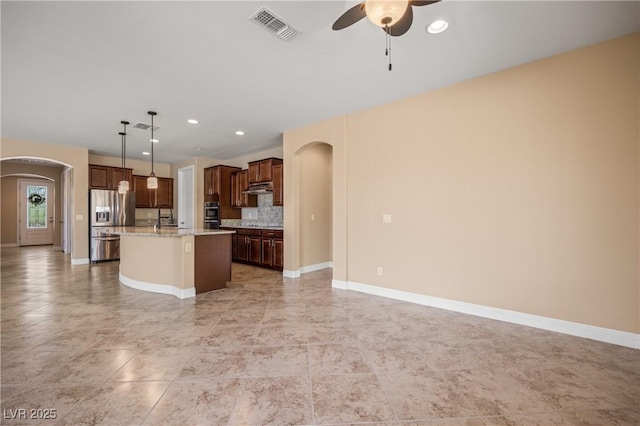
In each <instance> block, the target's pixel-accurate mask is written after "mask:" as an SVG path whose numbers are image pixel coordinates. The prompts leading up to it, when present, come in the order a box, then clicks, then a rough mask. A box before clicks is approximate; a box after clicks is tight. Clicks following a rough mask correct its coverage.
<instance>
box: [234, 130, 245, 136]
mask: <svg viewBox="0 0 640 426" xmlns="http://www.w3.org/2000/svg"><path fill="white" fill-rule="evenodd" d="M236 135H238V136H244V132H243V131H242V130H238V131H237V132H236Z"/></svg>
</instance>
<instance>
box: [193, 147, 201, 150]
mask: <svg viewBox="0 0 640 426" xmlns="http://www.w3.org/2000/svg"><path fill="white" fill-rule="evenodd" d="M193 150H194V151H202V148H200V147H199V146H197V147H195V148H193Z"/></svg>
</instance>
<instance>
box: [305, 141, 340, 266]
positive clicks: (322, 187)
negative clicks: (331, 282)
mask: <svg viewBox="0 0 640 426" xmlns="http://www.w3.org/2000/svg"><path fill="white" fill-rule="evenodd" d="M332 155H333V154H332V149H331V145H327V144H324V143H318V144H313V145H308V146H306V147H305V148H303V150H302V151H301V152H300V154H299V164H300V168H299V176H298V183H299V191H300V193H299V199H300V267H304V266H311V265H317V264H319V263H324V262H330V261H331V218H332V210H331V206H332V202H331V196H332V194H331V187H332V179H331V177H332ZM312 215H313V218H312Z"/></svg>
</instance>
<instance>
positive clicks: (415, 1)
mask: <svg viewBox="0 0 640 426" xmlns="http://www.w3.org/2000/svg"><path fill="white" fill-rule="evenodd" d="M439 1H440V0H433V1H420V0H412V1H411V2H410V3H411V6H428V5H430V4H433V3H438V2H439Z"/></svg>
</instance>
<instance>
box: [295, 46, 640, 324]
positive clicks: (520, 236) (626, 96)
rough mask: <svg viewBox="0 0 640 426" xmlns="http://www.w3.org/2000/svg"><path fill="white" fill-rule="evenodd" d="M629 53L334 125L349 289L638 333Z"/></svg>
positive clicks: (430, 97) (638, 192)
mask: <svg viewBox="0 0 640 426" xmlns="http://www.w3.org/2000/svg"><path fill="white" fill-rule="evenodd" d="M639 55H640V35H639V34H635V35H632V36H627V37H623V38H620V39H616V40H613V41H610V42H607V43H602V44H598V45H594V46H591V47H588V48H585V49H580V50H577V51H573V52H569V53H567V54H563V55H558V56H555V57H552V58H549V59H545V60H541V61H537V62H534V63H530V64H527V65H524V66H520V67H517V68H513V69H510V70H506V71H503V72H499V73H495V74H491V75H488V76H485V77H482V78H478V79H474V80H470V81H467V82H464V83H461V84H457V85H454V86H451V87H448V88H445V89H442V90H438V91H433V92H429V93H425V94H422V95H419V96H415V97H412V98H409V99H405V100H402V101H399V102H396V103H392V104H388V105H385V106H382V107H379V108H375V109H370V110H366V111H362V112H358V113H355V114H352V115H349V116H348V117H344V118H343V120H345V122H346V125H345V127H344V134H345V136H344V139H345V146H346V155H344V158H346V177H345V178H344V181H341V182H340V183H336V182H335V181H336V180H341V179H342V177H340V176H338V175H336V173H335V170H336V164H337V163H339V162H340V161H342V158H343V157H342V155H343V153H341V152H340V151H339V150H338V151H336V150H335V146H334V188H335V187H336V186H341V185H344V186H345V187H346V186H348V197H347V199H348V204H347V211H348V215H346V217H347V226H346V229H345V230H344V232H345V235H346V236H347V237H346V238H347V242H348V244H345V246H346V247H347V255H346V256H345V258H346V259H348V263H347V276H348V280H349V281H353V282H359V283H365V284H372V285H376V286H380V287H385V288H389V289H398V290H403V291H407V292H412V293H417V294H424V295H429V296H436V297H442V298H447V299H453V300H458V301H463V302H469V303H474V304H479V305H485V306H491V307H497V308H503V309H508V310H513V311H518V312H524V313H530V314H535V315H541V316H545V317H550V318H556V319H561V320H567V321H574V322H578V323H583V324H589V325H594V326H600V327H605V328H610V329H615V330H620V331H626V332H632V333H638V332H640V283H639V282H640V281H639V250H640V238H639V234H640V229H639V223H640V210H639V201H640V176H639V164H640V152H639V145H640V127H639V122H638V117H639V115H640V107H639V96H638V93H639V91H640V82H639V78H638V75H639V74H640V69H639V63H640V57H639ZM339 120H340V118H338V119H336V122H337V121H339ZM334 124H335V126H334V131H335V132H338V131H339V128H340V126H339V124H338V123H334ZM322 126H326V122H325V123H319V124H317V125H313V126H309V127H307V128H304V129H297V130H295V131H292V132H286V133H285V138H284V144H285V145H284V152H285V162H294V161H295V151H296V150H297V149H299V147H301V146H303V145H304V144H306V143H309V142H317V141H324V142H330V141H331V139H330V136H327V135H318V134H317V133H318V132H317V130H318V128H320V127H322ZM336 137H337V136H336ZM285 164H286V163H285ZM291 178H292V176H287V175H286V173H285V196H286V198H285V203H286V202H287V201H292V199H291V198H292V197H295V194H292V192H291V191H290V188H288V187H287V183H290V182H291ZM335 196H336V194H335V192H334V201H335ZM335 207H336V206H335V205H334V215H335V214H336V209H335ZM286 208H287V207H286ZM287 209H288V208H287ZM294 209H295V207H294V206H291V207H290V209H288V210H285V227H286V229H287V230H289V231H290V232H296V231H297V228H296V227H295V225H294V226H290V224H289V223H287V222H288V221H289V217H290V216H287V212H290V213H291V212H292V211H293V210H294ZM384 213H389V214H391V215H392V223H390V224H383V223H382V214H384ZM337 214H340V211H338V212H337ZM339 220H340V217H336V216H334V221H335V222H336V223H337V222H339ZM293 221H294V222H295V221H299V217H298V216H295V215H294V216H293ZM339 232H341V231H340V230H334V236H335V235H339ZM295 238H296V237H295V236H292V237H291V239H292V240H295ZM334 241H335V240H334ZM338 243H339V242H338ZM338 245H339V244H338ZM285 250H286V252H285V253H286V256H285V262H286V265H287V266H290V265H292V266H294V267H295V264H294V263H295V260H296V259H295V256H296V254H295V253H291V252H290V251H289V250H288V248H287V245H285ZM336 257H337V256H336V252H335V250H334V261H335V258H336ZM287 266H285V267H287ZM379 266H380V267H383V270H384V275H383V276H381V277H379V276H377V274H376V268H377V267H379ZM334 278H336V276H335V271H334ZM338 279H340V278H338Z"/></svg>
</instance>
